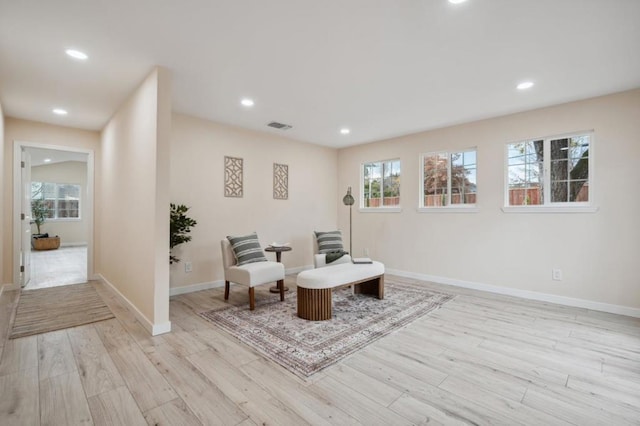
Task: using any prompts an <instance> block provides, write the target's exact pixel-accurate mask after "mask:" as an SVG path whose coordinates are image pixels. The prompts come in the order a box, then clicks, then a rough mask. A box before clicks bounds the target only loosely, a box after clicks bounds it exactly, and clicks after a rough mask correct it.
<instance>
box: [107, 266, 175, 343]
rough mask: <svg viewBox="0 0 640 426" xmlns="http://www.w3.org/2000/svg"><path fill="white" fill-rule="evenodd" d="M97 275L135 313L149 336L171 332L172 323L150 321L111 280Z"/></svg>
mask: <svg viewBox="0 0 640 426" xmlns="http://www.w3.org/2000/svg"><path fill="white" fill-rule="evenodd" d="M96 275H97V276H98V278H99V279H100V281H102V282H103V283H105V285H106V286H107V288H108V289H109V290H111V292H113V294H115V295H116V296H117V297H118V299H120V301H121V302H122V303H123V304H124V305H125V306H126V307H127V308H129V310H130V311H131V312H133V315H134V316H135V317H136V319H137V320H138V321H139V322H140V324H142V327H143V328H144V329H145V330H147V331H148V332H149V334H151V335H152V336H157V335H158V334H163V333H168V332H170V331H171V321H167V322H165V323H162V324H154V323H153V322H151V321H150V320H149V318H147V317H146V316H145V315H144V314H143V313H142V312H140V311H139V310H138V308H137V307H136V305H134V304H133V303H131V301H130V300H129V299H127V298H126V296H125V295H124V294H122V293H120V290H118V289H117V288H116V287H115V286H114V285H113V284H111V283H110V282H109V280H107V279H106V278H105V277H103V276H102V275H101V274H96Z"/></svg>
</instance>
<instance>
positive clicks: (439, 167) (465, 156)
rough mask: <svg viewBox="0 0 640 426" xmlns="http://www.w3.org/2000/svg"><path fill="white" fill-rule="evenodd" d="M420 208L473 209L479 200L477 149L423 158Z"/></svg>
mask: <svg viewBox="0 0 640 426" xmlns="http://www.w3.org/2000/svg"><path fill="white" fill-rule="evenodd" d="M421 169H422V191H421V197H420V207H421V208H426V209H431V208H438V207H446V208H451V207H473V206H475V204H476V198H477V191H478V189H477V163H476V149H475V148H473V149H469V150H465V151H459V152H451V153H449V152H435V153H429V154H423V155H422V159H421Z"/></svg>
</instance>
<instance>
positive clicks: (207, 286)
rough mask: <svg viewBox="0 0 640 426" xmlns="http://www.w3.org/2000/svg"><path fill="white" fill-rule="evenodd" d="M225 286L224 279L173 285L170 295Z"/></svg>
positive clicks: (297, 270)
mask: <svg viewBox="0 0 640 426" xmlns="http://www.w3.org/2000/svg"><path fill="white" fill-rule="evenodd" d="M307 269H313V265H305V266H298V267H296V268H289V269H287V270H285V271H284V273H285V275H293V274H297V273H300V272H302V271H305V270H307ZM220 287H224V280H217V281H210V282H206V283H198V284H190V285H185V286H182V287H172V288H171V289H170V290H169V295H170V296H177V295H179V294H187V293H193V292H195V291H202V290H209V289H212V288H220Z"/></svg>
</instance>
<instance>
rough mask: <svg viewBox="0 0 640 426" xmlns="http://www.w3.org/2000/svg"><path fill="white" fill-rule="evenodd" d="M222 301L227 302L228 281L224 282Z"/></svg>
mask: <svg viewBox="0 0 640 426" xmlns="http://www.w3.org/2000/svg"><path fill="white" fill-rule="evenodd" d="M224 300H229V281H225V282H224Z"/></svg>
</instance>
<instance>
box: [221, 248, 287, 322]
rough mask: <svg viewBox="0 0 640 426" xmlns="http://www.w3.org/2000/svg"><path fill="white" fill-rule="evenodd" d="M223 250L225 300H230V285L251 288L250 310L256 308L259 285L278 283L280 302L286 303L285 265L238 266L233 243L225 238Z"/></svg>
mask: <svg viewBox="0 0 640 426" xmlns="http://www.w3.org/2000/svg"><path fill="white" fill-rule="evenodd" d="M220 247H221V248H222V266H223V267H224V300H229V287H230V283H231V282H234V283H236V284H241V285H245V286H248V287H249V309H250V310H252V311H253V310H254V309H255V307H256V299H255V291H254V288H255V287H256V286H258V285H262V284H268V283H272V282H277V283H278V288H279V289H280V301H281V302H283V301H284V265H283V264H282V263H278V262H272V261H266V262H255V263H248V264H246V265H242V266H237V262H236V257H235V256H234V254H233V249H232V248H231V243H229V240H227V239H226V238H224V239H223V240H221V241H220Z"/></svg>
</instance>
